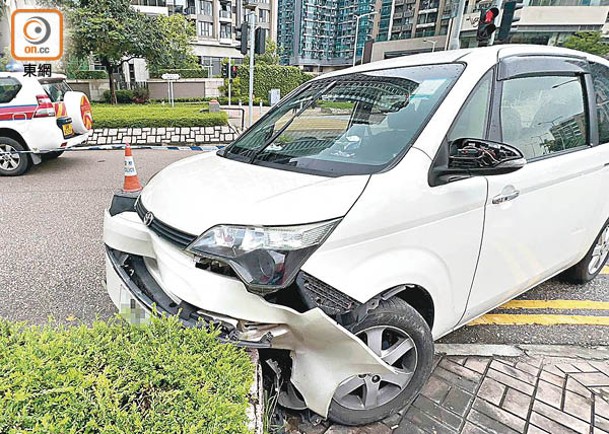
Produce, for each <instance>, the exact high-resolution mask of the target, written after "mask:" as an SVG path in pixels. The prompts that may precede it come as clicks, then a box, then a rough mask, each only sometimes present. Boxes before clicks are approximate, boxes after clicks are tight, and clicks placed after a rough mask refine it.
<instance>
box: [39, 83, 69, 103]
mask: <svg viewBox="0 0 609 434" xmlns="http://www.w3.org/2000/svg"><path fill="white" fill-rule="evenodd" d="M40 84H41V85H42V88H43V89H44V91H45V92H46V93H47V95H48V96H49V98H51V101H53V102H61V101H63V98H64V96H65V94H66V93H67V92H69V91H71V90H72V89H71V88H70V86H69V85H68V83H66V81H65V80H54V81H50V80H49V81H41V82H40Z"/></svg>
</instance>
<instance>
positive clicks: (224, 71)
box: [222, 63, 228, 78]
mask: <svg viewBox="0 0 609 434" xmlns="http://www.w3.org/2000/svg"><path fill="white" fill-rule="evenodd" d="M222 78H228V63H223V64H222Z"/></svg>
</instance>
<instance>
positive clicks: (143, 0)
mask: <svg viewBox="0 0 609 434" xmlns="http://www.w3.org/2000/svg"><path fill="white" fill-rule="evenodd" d="M131 4H132V5H136V6H162V7H165V6H167V4H166V2H165V0H131Z"/></svg>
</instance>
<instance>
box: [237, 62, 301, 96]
mask: <svg viewBox="0 0 609 434" xmlns="http://www.w3.org/2000/svg"><path fill="white" fill-rule="evenodd" d="M237 78H238V79H239V81H238V82H237V83H235V82H236V81H237V80H234V82H233V84H235V87H238V89H237V92H236V94H237V95H247V94H248V86H249V66H242V65H239V66H237ZM311 78H312V76H310V74H305V73H303V72H302V71H301V70H300V69H299V68H296V67H295V66H280V65H258V66H255V67H254V96H256V97H258V98H263V99H265V100H266V99H268V97H269V91H270V90H271V89H279V90H280V91H281V96H282V97H284V96H286V95H287V94H288V93H290V92H291V91H292V90H294V89H295V88H297V87H298V86H300V85H301V84H302V83H304V82H305V81H308V80H310V79H311Z"/></svg>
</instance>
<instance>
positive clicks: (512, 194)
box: [493, 190, 520, 205]
mask: <svg viewBox="0 0 609 434" xmlns="http://www.w3.org/2000/svg"><path fill="white" fill-rule="evenodd" d="M518 196H520V192H519V191H518V190H515V191H511V192H509V193H506V194H499V195H497V196H495V197H494V198H493V204H495V205H497V204H500V203H503V202H507V201H509V200H514V199H516V198H517V197H518Z"/></svg>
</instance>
